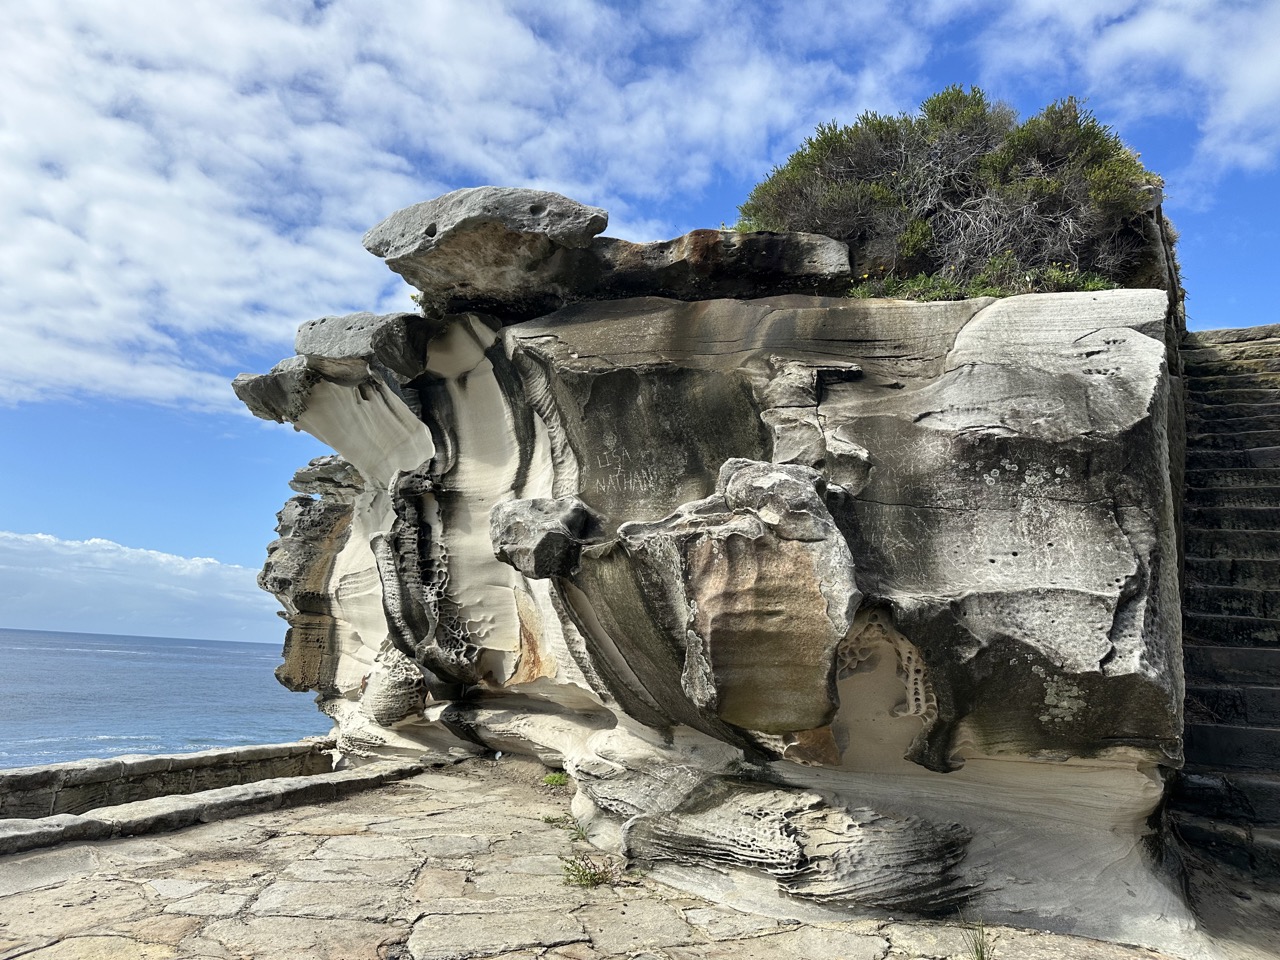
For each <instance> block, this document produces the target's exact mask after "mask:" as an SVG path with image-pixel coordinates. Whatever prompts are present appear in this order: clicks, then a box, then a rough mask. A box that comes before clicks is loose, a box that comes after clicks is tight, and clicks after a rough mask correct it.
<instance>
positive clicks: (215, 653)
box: [0, 629, 331, 768]
mask: <svg viewBox="0 0 1280 960" xmlns="http://www.w3.org/2000/svg"><path fill="white" fill-rule="evenodd" d="M279 651H280V648H279V646H278V645H276V644H262V643H230V642H226V641H219V640H176V639H168V638H161V637H118V636H107V635H104V634H96V633H53V632H42V631H34V630H6V629H0V768H4V767H23V766H31V765H34V764H43V763H59V762H61V761H64V760H80V759H83V758H84V757H115V756H119V755H120V754H124V753H188V752H190V751H192V750H207V749H209V748H211V747H230V746H239V745H243V744H250V743H283V742H285V741H289V740H297V739H298V738H299V737H305V736H313V735H323V734H325V733H328V731H329V728H330V726H331V724H330V721H329V719H328V718H327V717H325V716H323V715H322V714H321V713H320V712H319V711H318V710H317V709H316V707H315V704H314V702H313V695H312V694H309V693H293V692H291V691H289V690H286V689H285V688H284V687H282V686H281V685H280V684H279V683H278V682H277V681H276V678H275V676H273V673H272V671H273V670H274V669H275V667H276V665H277V664H278V663H280V652H279Z"/></svg>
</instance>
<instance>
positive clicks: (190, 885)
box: [147, 880, 209, 900]
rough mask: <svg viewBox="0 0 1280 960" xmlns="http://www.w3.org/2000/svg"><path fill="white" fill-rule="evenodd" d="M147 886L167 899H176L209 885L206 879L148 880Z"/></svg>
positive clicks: (197, 891)
mask: <svg viewBox="0 0 1280 960" xmlns="http://www.w3.org/2000/svg"><path fill="white" fill-rule="evenodd" d="M147 886H148V887H150V888H151V889H152V890H154V891H155V892H156V893H158V894H160V896H162V897H164V898H165V899H167V900H176V899H179V898H181V897H189V896H191V894H193V893H199V892H200V891H201V890H203V889H204V888H205V887H207V886H209V881H207V880H203V881H202V880H148V881H147Z"/></svg>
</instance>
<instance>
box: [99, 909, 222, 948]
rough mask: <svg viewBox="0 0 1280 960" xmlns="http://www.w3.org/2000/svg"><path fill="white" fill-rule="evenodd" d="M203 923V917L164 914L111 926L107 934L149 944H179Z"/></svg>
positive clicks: (123, 921) (124, 921)
mask: <svg viewBox="0 0 1280 960" xmlns="http://www.w3.org/2000/svg"><path fill="white" fill-rule="evenodd" d="M203 923H204V920H203V919H202V918H201V917H193V916H176V915H174V914H168V913H162V914H159V915H152V916H145V917H142V918H140V919H137V920H122V921H120V922H119V923H113V924H110V925H109V926H108V929H107V931H106V932H108V933H113V934H119V935H120V936H122V937H132V938H133V939H135V940H145V941H147V942H149V943H178V942H179V941H180V940H182V939H183V938H184V937H187V936H190V935H191V934H192V933H193V932H194V931H196V930H198V929H199V928H200V926H201V924H203Z"/></svg>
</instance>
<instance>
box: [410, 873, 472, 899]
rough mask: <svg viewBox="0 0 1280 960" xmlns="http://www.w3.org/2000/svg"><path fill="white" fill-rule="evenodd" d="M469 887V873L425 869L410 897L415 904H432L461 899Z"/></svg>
mask: <svg viewBox="0 0 1280 960" xmlns="http://www.w3.org/2000/svg"><path fill="white" fill-rule="evenodd" d="M466 886H467V872H465V871H462V870H439V869H434V868H432V867H423V868H422V869H421V870H419V871H418V878H417V879H416V880H415V881H414V882H413V889H412V890H411V891H410V893H409V896H410V898H411V899H412V900H413V901H414V902H415V903H432V902H434V901H436V900H441V899H454V898H457V897H461V896H462V895H463V893H464V892H465V890H466Z"/></svg>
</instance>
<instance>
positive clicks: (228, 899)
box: [164, 893, 248, 917]
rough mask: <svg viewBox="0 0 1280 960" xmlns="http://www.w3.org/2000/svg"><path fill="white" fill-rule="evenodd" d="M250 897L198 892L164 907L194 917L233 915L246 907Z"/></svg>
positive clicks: (172, 911)
mask: <svg viewBox="0 0 1280 960" xmlns="http://www.w3.org/2000/svg"><path fill="white" fill-rule="evenodd" d="M247 900H248V897H245V896H236V895H235V894H232V893H198V894H196V895H195V896H194V897H187V898H186V899H185V900H179V901H178V902H177V903H171V904H169V905H168V906H167V907H165V908H164V910H165V913H181V914H185V915H186V916H192V917H231V916H235V915H236V914H237V913H239V912H240V911H241V910H243V909H244V905H245V903H246V902H247Z"/></svg>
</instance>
